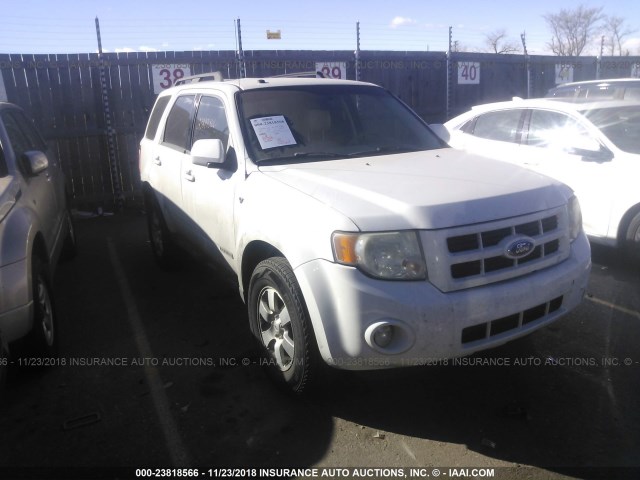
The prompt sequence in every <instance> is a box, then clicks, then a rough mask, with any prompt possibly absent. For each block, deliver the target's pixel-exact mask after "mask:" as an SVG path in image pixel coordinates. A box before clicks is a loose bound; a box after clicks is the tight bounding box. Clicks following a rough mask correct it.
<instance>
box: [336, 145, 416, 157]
mask: <svg viewBox="0 0 640 480" xmlns="http://www.w3.org/2000/svg"><path fill="white" fill-rule="evenodd" d="M416 150H418V149H416V148H408V147H399V146H396V147H388V146H387V147H376V148H372V149H371V150H362V151H359V152H352V153H350V154H349V155H348V156H349V157H364V156H366V155H376V154H382V153H404V152H415V151H416Z"/></svg>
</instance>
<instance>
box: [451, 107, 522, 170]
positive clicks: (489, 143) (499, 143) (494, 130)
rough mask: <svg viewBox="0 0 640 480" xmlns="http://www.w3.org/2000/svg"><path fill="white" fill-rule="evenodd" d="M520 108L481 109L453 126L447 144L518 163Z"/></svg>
mask: <svg viewBox="0 0 640 480" xmlns="http://www.w3.org/2000/svg"><path fill="white" fill-rule="evenodd" d="M523 112H524V110H523V109H519V108H512V109H505V110H497V111H492V112H486V113H481V114H479V115H478V116H477V117H475V118H473V119H471V120H469V121H468V122H467V123H465V124H464V125H462V126H461V127H460V129H459V130H455V131H454V132H453V133H452V135H451V138H450V140H449V144H450V145H451V146H452V147H454V148H461V149H464V150H467V151H469V152H473V153H476V154H479V155H483V156H486V157H489V158H494V159H497V160H502V161H505V162H509V163H520V162H519V159H518V150H519V142H520V137H521V130H522V122H523Z"/></svg>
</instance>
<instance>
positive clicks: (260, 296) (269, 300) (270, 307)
mask: <svg viewBox="0 0 640 480" xmlns="http://www.w3.org/2000/svg"><path fill="white" fill-rule="evenodd" d="M247 305H248V309H249V321H250V322H251V331H252V332H253V334H254V336H255V337H256V338H257V339H258V342H259V344H260V348H261V350H262V362H261V363H262V364H263V365H265V366H266V367H267V372H268V373H269V374H270V375H271V376H272V377H273V378H274V379H275V380H276V382H278V383H279V384H281V385H284V386H286V387H288V389H290V390H291V391H293V392H294V393H296V394H301V393H303V392H305V391H308V390H309V389H310V387H311V385H312V384H313V383H315V382H316V381H317V377H318V374H319V371H318V370H319V368H320V363H319V353H318V350H317V345H316V343H315V336H314V334H313V328H312V326H311V322H310V320H309V314H308V313H307V309H306V306H305V303H304V299H303V297H302V291H301V290H300V286H299V285H298V282H297V280H296V278H295V275H294V274H293V270H292V269H291V266H290V265H289V262H287V261H286V260H285V259H284V258H282V257H272V258H269V259H267V260H264V261H263V262H260V263H259V264H258V266H257V267H256V268H255V270H254V271H253V275H252V277H251V282H250V284H249V297H248V302H247Z"/></svg>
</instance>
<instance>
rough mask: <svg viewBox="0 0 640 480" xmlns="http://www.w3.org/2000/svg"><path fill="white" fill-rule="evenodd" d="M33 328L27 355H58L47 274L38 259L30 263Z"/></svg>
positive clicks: (38, 356) (56, 331)
mask: <svg viewBox="0 0 640 480" xmlns="http://www.w3.org/2000/svg"><path fill="white" fill-rule="evenodd" d="M31 268H32V274H31V284H32V285H31V288H32V291H33V327H32V329H31V333H30V334H29V339H28V345H29V346H28V350H29V354H31V355H33V356H34V357H37V358H51V357H55V356H57V354H58V329H57V319H56V314H55V308H54V303H53V295H52V290H51V287H50V283H49V272H48V269H47V267H46V265H45V264H44V263H43V262H42V261H41V260H40V259H39V258H38V257H34V258H33V261H32V267H31Z"/></svg>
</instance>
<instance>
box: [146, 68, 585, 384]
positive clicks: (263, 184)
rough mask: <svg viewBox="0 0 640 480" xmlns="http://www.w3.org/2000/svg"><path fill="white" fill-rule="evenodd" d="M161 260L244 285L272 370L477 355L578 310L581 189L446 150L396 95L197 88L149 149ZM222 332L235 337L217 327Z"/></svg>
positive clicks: (153, 233)
mask: <svg viewBox="0 0 640 480" xmlns="http://www.w3.org/2000/svg"><path fill="white" fill-rule="evenodd" d="M140 174H141V178H142V181H143V184H144V191H145V194H146V205H147V211H148V219H149V232H150V238H151V245H152V248H153V252H154V254H155V256H156V257H157V259H158V261H159V262H160V263H161V264H162V265H164V266H170V265H171V264H175V262H176V260H177V259H179V250H178V249H177V248H176V244H178V243H180V244H188V245H189V246H190V248H194V247H196V248H197V249H198V251H200V252H203V253H204V254H205V255H206V256H207V257H208V258H210V259H214V260H217V261H218V263H219V264H220V265H222V266H223V267H224V268H225V269H228V270H229V271H230V272H231V273H232V274H233V276H234V278H236V279H237V282H238V285H239V290H240V295H241V296H242V298H243V299H244V301H245V302H246V304H247V306H248V314H249V315H248V316H249V321H250V326H251V330H252V332H253V334H254V335H255V336H256V338H257V339H258V340H259V342H260V345H261V346H262V348H263V350H264V353H265V359H267V360H268V361H267V362H266V363H268V364H269V365H270V370H271V371H272V372H274V373H275V374H276V376H277V377H278V378H280V379H282V380H284V381H285V382H286V383H287V384H288V385H289V387H291V388H292V389H293V390H294V391H296V392H300V391H302V390H303V389H304V388H305V387H306V386H307V385H308V384H309V382H311V381H312V380H313V378H314V377H315V376H316V374H317V369H318V368H319V367H320V366H321V365H323V364H324V363H326V364H329V365H332V366H335V367H338V368H345V369H375V368H384V367H392V366H394V367H395V366H410V365H422V364H425V363H429V362H431V361H435V360H436V359H445V358H450V357H456V356H462V355H468V354H470V353H473V352H475V351H478V350H482V349H486V348H489V347H493V346H496V345H499V344H502V343H505V342H507V341H509V340H512V339H514V338H517V337H520V336H522V335H525V334H527V333H530V332H532V331H534V330H536V329H537V328H539V327H541V326H543V325H547V324H548V323H550V322H552V321H554V320H556V319H558V318H559V317H560V316H562V315H564V314H566V313H567V312H568V311H570V310H571V309H573V308H574V307H576V306H577V305H578V304H579V303H580V301H581V299H582V297H583V294H584V291H585V287H586V284H587V279H588V275H589V271H590V266H591V262H590V250H589V245H588V242H587V240H586V237H585V236H584V234H583V232H582V228H581V220H580V209H579V205H578V202H577V201H576V199H575V197H574V196H573V194H572V192H571V190H570V189H569V188H568V187H567V186H565V185H563V184H561V183H558V182H556V181H554V180H551V179H549V178H546V177H543V176H541V175H538V174H535V173H532V172H529V171H527V170H525V169H522V168H520V167H515V166H512V165H507V164H505V163H502V162H496V161H492V160H487V159H482V158H478V157H474V156H471V155H468V154H465V153H462V152H458V151H455V150H453V149H451V148H448V147H447V145H446V144H445V143H444V142H442V141H441V140H440V139H439V138H438V137H437V136H436V135H435V134H433V133H432V131H431V130H429V128H428V127H427V126H426V125H425V123H424V122H423V121H422V120H421V119H420V118H419V117H418V116H417V115H416V114H415V113H413V112H412V111H411V110H410V109H409V108H408V107H407V106H405V105H404V104H403V103H402V102H400V101H399V100H398V99H396V98H395V97H394V96H392V95H391V94H390V93H388V92H387V91H386V90H384V89H382V88H380V87H378V86H375V85H371V84H366V83H359V82H352V81H339V80H325V79H284V78H280V79H276V78H265V79H241V80H233V81H222V82H217V81H216V82H214V81H202V82H197V83H186V84H184V85H180V86H177V87H174V88H172V89H170V90H167V91H165V92H163V93H161V94H160V96H159V97H158V99H157V101H156V104H155V106H154V109H153V111H152V113H151V117H150V120H149V124H148V127H147V130H146V134H145V137H144V138H143V139H142V141H141V144H140ZM212 320H213V321H228V320H225V319H212Z"/></svg>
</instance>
